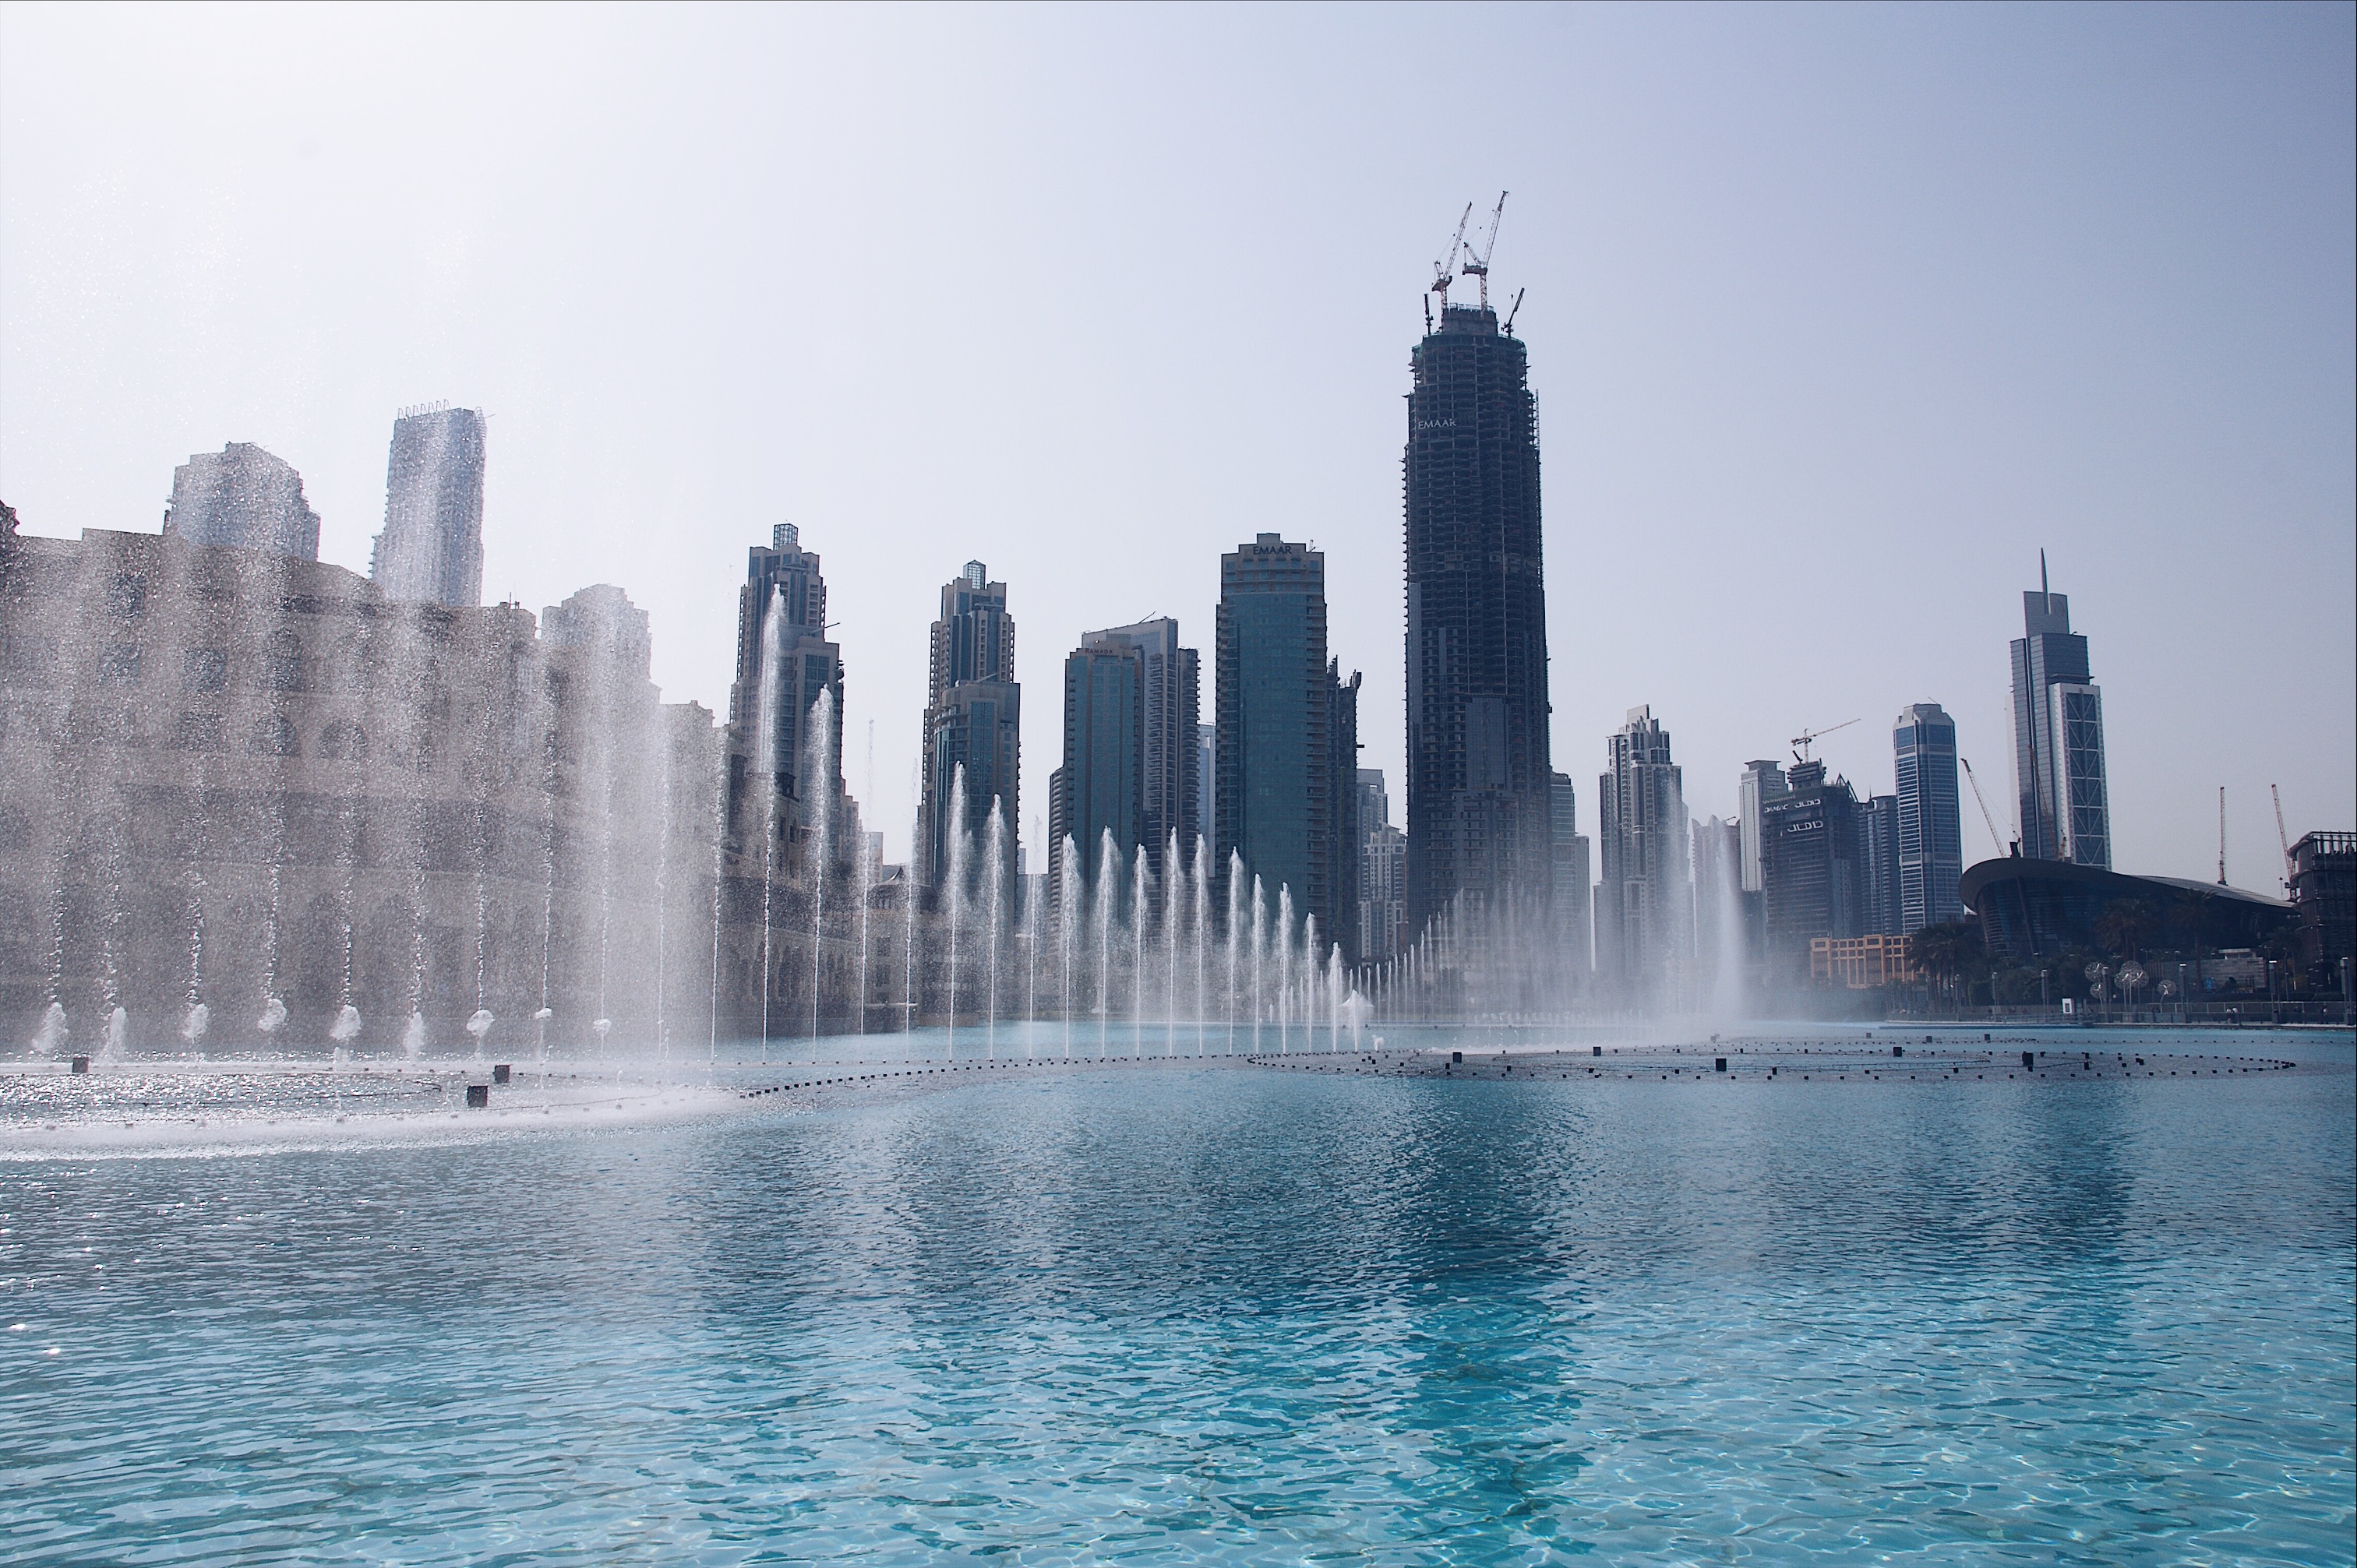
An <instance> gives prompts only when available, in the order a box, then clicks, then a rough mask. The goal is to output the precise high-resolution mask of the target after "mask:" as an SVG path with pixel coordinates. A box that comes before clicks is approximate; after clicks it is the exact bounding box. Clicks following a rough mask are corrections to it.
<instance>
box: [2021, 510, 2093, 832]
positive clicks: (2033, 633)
mask: <svg viewBox="0 0 2357 1568" xmlns="http://www.w3.org/2000/svg"><path fill="white" fill-rule="evenodd" d="M2038 575H2039V586H2038V589H2037V591H2035V592H2032V593H2025V594H2023V595H2022V596H2021V604H2022V620H2023V623H2024V625H2023V631H2024V633H2025V635H2023V636H2021V637H2018V638H2016V639H2014V643H2013V757H2014V779H2015V784H2016V787H2017V789H2018V791H2019V796H2020V801H2021V853H2022V854H2024V855H2025V856H2027V857H2029V859H2032V860H2067V861H2073V862H2075V863H2077V864H2078V865H2100V866H2104V867H2109V866H2110V865H2111V864H2112V824H2111V802H2110V800H2109V799H2108V797H2107V795H2106V793H2105V788H2104V693H2103V689H2102V688H2101V687H2099V686H2097V685H2095V684H2094V683H2093V680H2092V678H2091V673H2090V671H2089V669H2088V664H2087V639H2085V638H2084V637H2081V636H2076V635H2073V634H2072V630H2071V601H2070V599H2069V597H2068V596H2065V595H2062V594H2056V593H2050V592H2048V591H2047V588H2046V565H2045V558H2044V557H2043V556H2042V555H2041V556H2040V560H2039V573H2038Z"/></svg>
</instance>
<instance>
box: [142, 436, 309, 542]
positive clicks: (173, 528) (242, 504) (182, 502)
mask: <svg viewBox="0 0 2357 1568" xmlns="http://www.w3.org/2000/svg"><path fill="white" fill-rule="evenodd" d="M164 532H165V533H166V534H167V535H168V536H170V537H172V538H175V539H185V540H187V541H188V542H189V543H191V544H226V545H228V546H230V547H231V549H234V550H259V551H262V552H264V553H266V554H271V555H281V556H284V557H285V558H286V559H287V560H290V561H317V559H318V558H319V514H318V513H317V512H315V511H313V510H311V503H310V502H309V501H307V500H306V499H304V498H303V476H302V475H300V474H298V473H296V471H295V468H294V466H293V465H292V464H290V463H288V462H287V461H286V460H285V458H283V457H279V456H273V455H272V454H271V453H268V452H265V451H264V450H263V449H262V448H261V447H259V446H253V444H252V443H250V442H245V441H232V442H231V443H230V444H229V445H228V446H224V447H222V448H221V450H220V451H218V452H199V453H197V454H196V455H195V456H191V457H190V458H189V459H188V461H187V462H185V463H183V464H181V465H180V466H179V467H177V468H175V469H173V470H172V501H171V505H170V507H169V509H168V510H166V512H165V513H164Z"/></svg>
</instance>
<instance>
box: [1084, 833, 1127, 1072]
mask: <svg viewBox="0 0 2357 1568" xmlns="http://www.w3.org/2000/svg"><path fill="white" fill-rule="evenodd" d="M1120 881H1121V851H1120V850H1119V849H1118V848H1116V847H1115V846H1114V842H1113V830H1112V829H1111V828H1107V829H1105V830H1104V833H1103V838H1102V839H1101V840H1100V841H1099V843H1098V848H1097V885H1096V886H1094V887H1092V888H1091V889H1089V900H1090V902H1091V903H1092V904H1093V905H1094V906H1095V913H1096V918H1097V1056H1098V1057H1099V1058H1100V1059H1102V1058H1104V1057H1106V1056H1109V1055H1111V1054H1112V1051H1111V1042H1110V1040H1109V1038H1108V1036H1107V1030H1108V1029H1109V1028H1110V1026H1111V1020H1112V1017H1113V906H1114V893H1115V885H1116V884H1118V883H1119V882H1120Z"/></svg>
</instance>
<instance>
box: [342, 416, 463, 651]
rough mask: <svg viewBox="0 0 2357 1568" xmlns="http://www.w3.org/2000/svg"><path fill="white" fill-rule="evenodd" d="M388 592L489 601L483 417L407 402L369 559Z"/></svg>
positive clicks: (433, 599)
mask: <svg viewBox="0 0 2357 1568" xmlns="http://www.w3.org/2000/svg"><path fill="white" fill-rule="evenodd" d="M369 575H370V576H371V577H373V578H375V579H376V581H377V583H378V585H380V586H382V588H383V589H384V594H385V597H387V598H389V599H408V600H414V601H419V602H423V603H425V604H436V605H479V604H481V603H482V602H483V416H482V414H481V413H479V412H477V411H476V410H474V409H471V408H451V407H448V406H447V405H438V404H436V405H426V406H423V407H418V408H404V409H403V410H402V411H401V417H399V418H398V419H396V420H394V421H393V456H392V457H391V459H390V460H389V461H388V462H387V464H386V465H385V475H384V532H382V533H380V534H378V535H377V536H376V550H375V553H374V555H373V557H372V558H371V562H370V564H369Z"/></svg>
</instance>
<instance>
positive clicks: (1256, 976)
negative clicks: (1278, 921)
mask: <svg viewBox="0 0 2357 1568" xmlns="http://www.w3.org/2000/svg"><path fill="white" fill-rule="evenodd" d="M1267 954H1268V896H1267V895H1266V894H1265V893H1264V892H1263V891H1262V890H1261V885H1260V878H1259V877H1258V876H1257V875H1255V876H1254V878H1253V891H1252V1018H1253V1055H1254V1056H1258V1055H1260V1026H1261V1019H1262V1016H1263V1015H1265V1013H1266V1012H1267V1001H1266V998H1265V995H1264V993H1263V991H1262V985H1261V982H1262V976H1263V975H1264V974H1265V972H1266V966H1267Z"/></svg>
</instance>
